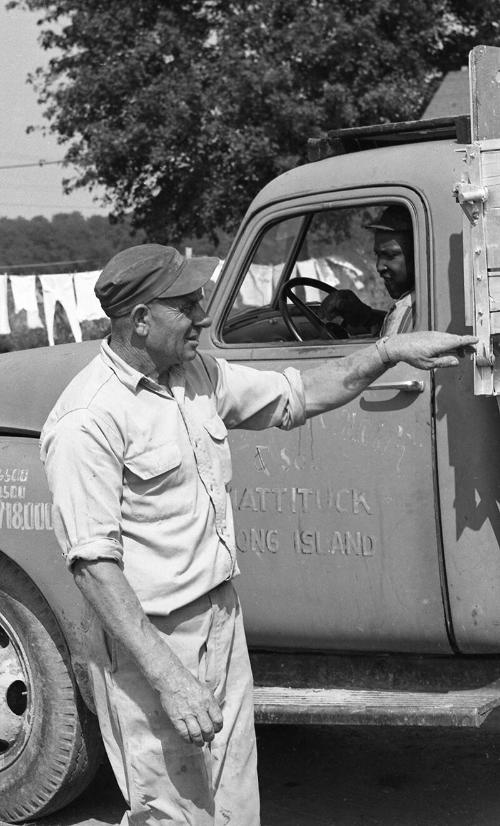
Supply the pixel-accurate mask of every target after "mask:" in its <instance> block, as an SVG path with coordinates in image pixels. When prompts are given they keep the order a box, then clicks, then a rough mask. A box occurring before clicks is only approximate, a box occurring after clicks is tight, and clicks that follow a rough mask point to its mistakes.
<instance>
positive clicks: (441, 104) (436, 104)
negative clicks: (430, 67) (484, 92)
mask: <svg viewBox="0 0 500 826" xmlns="http://www.w3.org/2000/svg"><path fill="white" fill-rule="evenodd" d="M469 112H470V102H469V73H468V70H467V66H464V67H462V69H459V70H458V71H455V72H448V74H447V75H445V77H444V79H443V81H442V82H441V85H440V86H439V88H438V90H437V92H436V93H435V95H434V97H433V98H432V99H431V101H430V103H429V104H428V106H427V108H426V110H425V111H424V113H423V114H422V119H424V118H425V119H427V118H442V117H447V116H450V115H468V114H469Z"/></svg>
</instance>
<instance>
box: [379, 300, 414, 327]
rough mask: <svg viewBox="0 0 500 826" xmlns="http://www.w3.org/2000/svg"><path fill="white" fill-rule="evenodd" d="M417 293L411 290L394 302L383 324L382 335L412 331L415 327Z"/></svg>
mask: <svg viewBox="0 0 500 826" xmlns="http://www.w3.org/2000/svg"><path fill="white" fill-rule="evenodd" d="M415 315H416V307H415V293H414V292H410V293H406V295H404V296H402V297H401V298H398V300H397V301H395V302H394V304H393V305H392V307H391V308H390V310H389V312H388V313H387V315H386V317H385V318H384V323H383V324H382V329H381V330H380V333H379V335H380V336H393V335H396V333H411V331H412V330H413V329H414V327H415Z"/></svg>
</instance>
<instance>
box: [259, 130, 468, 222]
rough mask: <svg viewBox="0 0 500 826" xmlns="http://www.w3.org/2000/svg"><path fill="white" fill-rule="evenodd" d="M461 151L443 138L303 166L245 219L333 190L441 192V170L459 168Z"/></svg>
mask: <svg viewBox="0 0 500 826" xmlns="http://www.w3.org/2000/svg"><path fill="white" fill-rule="evenodd" d="M460 146H463V144H462V143H458V142H457V140H453V139H450V138H446V139H441V140H434V141H425V142H422V143H420V142H417V143H405V144H402V145H390V146H385V147H381V146H379V147H377V148H374V149H365V150H361V151H358V152H355V153H349V154H341V155H334V156H333V157H332V156H329V157H326V158H324V159H323V160H318V161H315V162H313V163H307V164H303V165H301V166H297V167H295V168H294V169H291V170H289V171H288V172H284V173H283V174H282V175H280V176H279V177H278V178H275V179H274V180H272V181H271V182H270V183H269V184H267V186H265V187H264V188H263V189H262V190H261V191H260V192H259V193H258V195H257V196H256V197H255V198H254V200H253V201H252V203H251V205H250V208H249V210H248V212H247V216H246V217H247V218H248V217H249V216H250V215H252V214H255V212H258V211H259V210H260V209H263V208H264V207H266V206H268V205H270V204H272V203H274V202H280V201H284V200H287V199H293V198H300V197H303V196H306V195H309V194H312V193H327V192H329V191H332V190H336V191H339V190H342V189H351V190H352V189H360V188H363V187H368V186H370V187H373V186H383V185H402V186H409V187H412V188H413V189H416V190H420V191H424V190H425V191H427V190H429V191H430V190H432V189H434V187H436V186H440V187H442V186H443V170H445V169H448V170H450V171H451V169H452V168H453V166H454V165H457V166H458V162H459V160H460V156H457V154H456V152H455V150H456V149H457V148H458V147H460ZM354 159H355V160H354ZM458 177H460V176H458ZM452 184H453V181H451V183H450V186H451V185H452ZM450 197H451V189H450Z"/></svg>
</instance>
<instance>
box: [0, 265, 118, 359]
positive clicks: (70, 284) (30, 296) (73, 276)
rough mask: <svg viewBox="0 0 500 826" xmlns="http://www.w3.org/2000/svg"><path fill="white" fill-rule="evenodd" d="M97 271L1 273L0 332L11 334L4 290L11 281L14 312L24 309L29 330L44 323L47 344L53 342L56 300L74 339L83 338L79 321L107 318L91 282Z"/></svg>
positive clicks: (0, 333) (1, 333)
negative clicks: (39, 298)
mask: <svg viewBox="0 0 500 826" xmlns="http://www.w3.org/2000/svg"><path fill="white" fill-rule="evenodd" d="M100 272H101V270H93V271H91V272H77V273H51V274H47V275H8V274H7V273H4V274H0V335H9V334H10V333H11V327H10V320H9V311H8V302H7V289H8V283H9V282H10V286H11V290H12V297H13V300H14V312H15V313H19V312H21V310H25V311H26V325H27V327H28V328H29V329H35V328H37V327H44V326H45V327H46V330H47V337H48V340H49V344H50V345H53V344H54V316H55V310H56V304H57V302H59V303H60V304H61V306H62V307H63V309H64V311H65V313H66V316H67V318H68V322H69V325H70V328H71V332H72V333H73V337H74V339H75V341H77V342H80V341H82V330H81V326H80V325H81V322H82V321H95V320H98V319H100V318H105V317H106V316H105V313H104V312H103V310H102V308H101V305H100V304H99V301H98V300H97V298H96V296H95V294H94V285H95V282H96V281H97V279H98V277H99V274H100ZM62 276H65V277H64V278H63V277H62ZM37 278H38V279H39V281H40V284H41V288H42V300H43V308H44V313H45V325H44V324H43V323H42V319H41V318H40V313H39V311H38V301H37V289H36V279H37Z"/></svg>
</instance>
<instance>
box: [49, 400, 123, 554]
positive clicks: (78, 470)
mask: <svg viewBox="0 0 500 826" xmlns="http://www.w3.org/2000/svg"><path fill="white" fill-rule="evenodd" d="M121 453H122V451H120V440H119V438H118V437H117V435H116V434H113V433H112V431H111V429H110V428H109V427H107V426H106V425H105V424H104V423H103V422H101V421H99V420H98V419H97V418H96V417H95V416H94V415H93V414H92V413H90V412H89V411H88V410H86V409H83V410H75V411H71V412H70V413H67V414H66V415H65V416H63V417H62V418H61V419H59V420H58V421H57V422H55V423H51V424H50V425H47V426H46V428H45V429H44V431H43V433H42V437H41V458H42V461H43V462H44V464H45V470H46V474H47V479H48V483H49V488H50V491H51V493H52V497H53V515H54V530H55V533H56V537H57V540H58V542H59V544H60V546H61V549H62V552H63V556H64V557H65V559H66V563H67V565H68V566H69V567H71V566H72V565H73V563H74V562H75V561H76V560H78V559H85V560H92V561H94V560H98V559H112V560H115V561H116V562H118V563H120V564H121V563H122V557H123V547H122V542H121V507H120V502H121V496H122V489H123V461H122V458H121Z"/></svg>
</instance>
